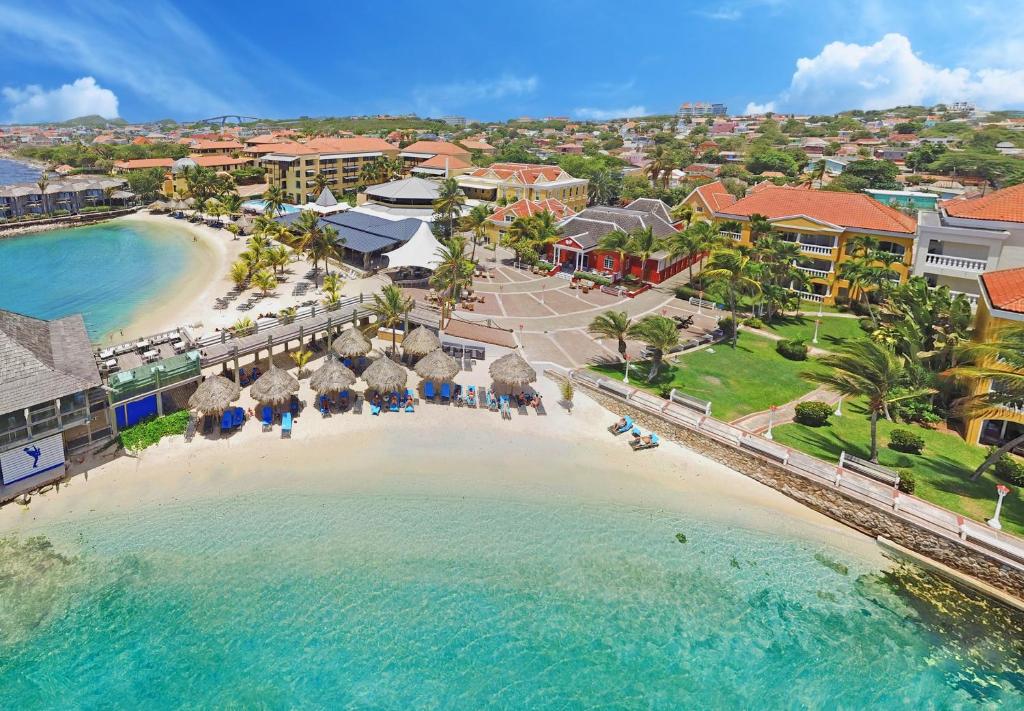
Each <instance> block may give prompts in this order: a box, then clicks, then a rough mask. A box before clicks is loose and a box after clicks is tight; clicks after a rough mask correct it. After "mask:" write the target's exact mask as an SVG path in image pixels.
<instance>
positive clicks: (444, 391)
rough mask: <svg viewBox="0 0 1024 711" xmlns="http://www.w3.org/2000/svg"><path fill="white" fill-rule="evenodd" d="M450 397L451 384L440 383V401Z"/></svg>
mask: <svg viewBox="0 0 1024 711" xmlns="http://www.w3.org/2000/svg"><path fill="white" fill-rule="evenodd" d="M451 399H452V386H451V385H449V384H448V383H441V402H446V401H449V400H451Z"/></svg>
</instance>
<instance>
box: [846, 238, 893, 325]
mask: <svg viewBox="0 0 1024 711" xmlns="http://www.w3.org/2000/svg"><path fill="white" fill-rule="evenodd" d="M848 244H849V247H848V252H847V253H848V254H850V255H851V256H850V258H849V259H846V260H845V261H843V262H841V263H840V264H839V278H840V279H846V280H847V281H848V282H849V283H850V291H851V293H855V294H856V295H857V296H859V297H860V299H861V301H862V303H863V304H864V306H865V308H866V309H867V311H868V316H870V317H871V322H872V323H873V324H874V325H875V326H876V327H877V326H878V318H877V316H876V315H875V311H874V309H872V308H871V299H870V297H869V293H870V292H871V291H875V290H877V289H884V288H885V287H886V286H887V285H888V284H890V280H891V279H892V278H893V277H894V276H896V273H895V272H894V271H893V270H892V269H891V268H890V266H889V265H890V264H891V261H890V260H891V256H890V255H888V254H887V253H885V252H882V251H880V250H879V249H878V240H877V239H876V238H874V237H868V236H866V235H862V236H859V237H854V238H853V239H851V240H850V241H849V243H848Z"/></svg>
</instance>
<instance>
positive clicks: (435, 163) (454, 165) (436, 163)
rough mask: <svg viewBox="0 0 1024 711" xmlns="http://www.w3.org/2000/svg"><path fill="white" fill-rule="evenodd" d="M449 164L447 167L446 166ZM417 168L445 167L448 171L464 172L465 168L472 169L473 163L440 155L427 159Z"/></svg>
mask: <svg viewBox="0 0 1024 711" xmlns="http://www.w3.org/2000/svg"><path fill="white" fill-rule="evenodd" d="M446 163H447V166H446V165H445V164H446ZM416 167H417V168H441V169H444V168H445V167H447V168H448V170H463V169H465V168H470V167H472V163H467V162H466V161H464V160H462V159H461V158H459V157H458V156H450V155H442V154H438V155H436V156H434V157H433V158H427V159H426V160H425V161H423V162H422V163H420V164H419V165H417V166H416Z"/></svg>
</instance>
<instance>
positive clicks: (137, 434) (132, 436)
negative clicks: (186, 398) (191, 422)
mask: <svg viewBox="0 0 1024 711" xmlns="http://www.w3.org/2000/svg"><path fill="white" fill-rule="evenodd" d="M157 397H159V395H158V396H157ZM188 418H189V412H188V410H180V411H179V412H175V413H172V414H170V415H164V416H163V417H154V418H151V419H148V420H143V421H142V422H139V423H138V424H135V425H132V426H131V427H125V428H124V429H123V430H121V433H120V435H119V436H120V438H121V446H122V447H124V448H125V449H126V450H128V451H129V452H139V451H142V450H143V449H145V448H146V447H149V446H150V445H154V444H156V443H157V442H159V441H160V439H161V438H162V437H166V436H168V435H176V434H184V432H185V428H186V427H187V426H188Z"/></svg>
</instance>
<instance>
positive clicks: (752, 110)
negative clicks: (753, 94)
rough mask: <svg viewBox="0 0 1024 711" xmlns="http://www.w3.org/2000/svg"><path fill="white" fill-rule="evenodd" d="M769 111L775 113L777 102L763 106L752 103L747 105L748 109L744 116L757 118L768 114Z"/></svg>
mask: <svg viewBox="0 0 1024 711" xmlns="http://www.w3.org/2000/svg"><path fill="white" fill-rule="evenodd" d="M769 111H775V102H774V101H766V102H765V103H763V104H757V103H754V102H753V101H751V102H750V103H749V104H747V108H745V109H744V110H743V114H744V116H756V115H757V114H766V113H768V112H769Z"/></svg>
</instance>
